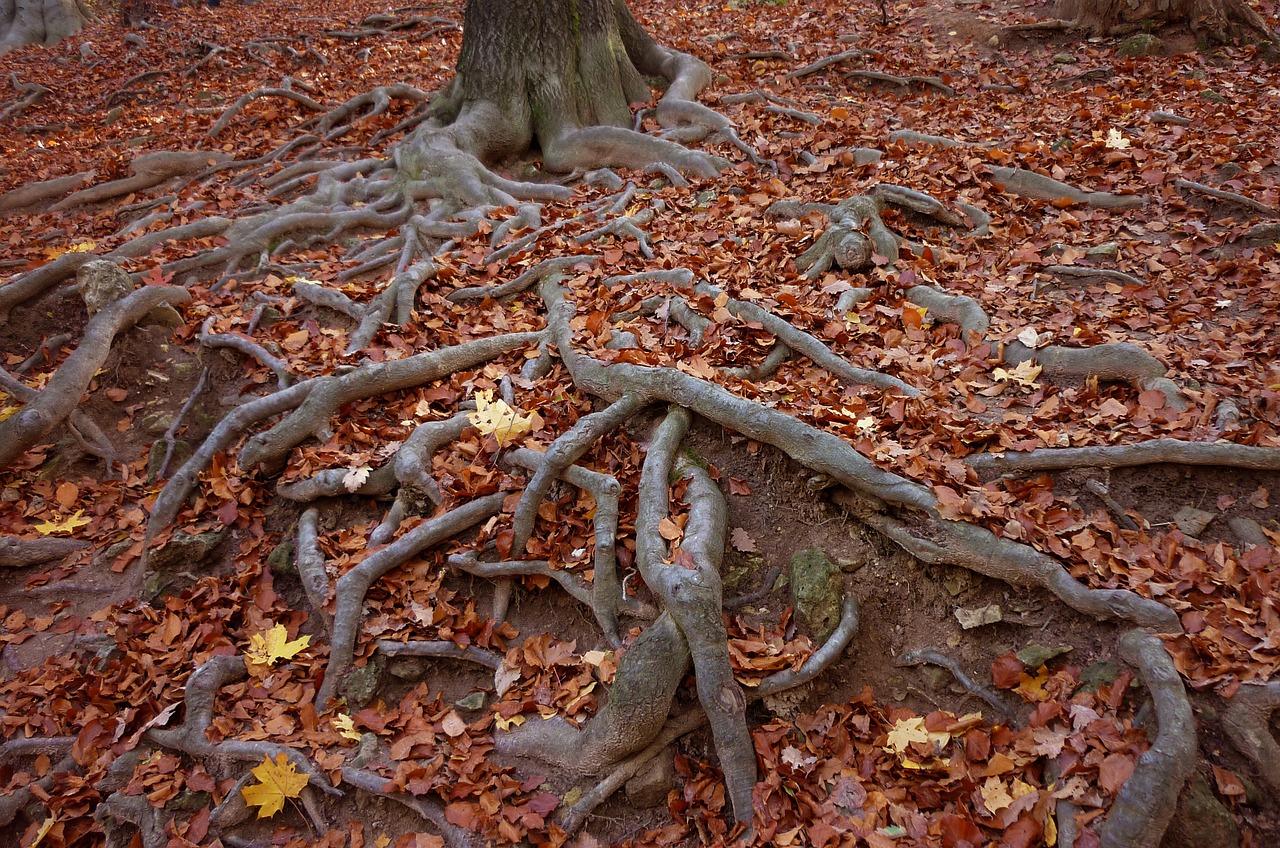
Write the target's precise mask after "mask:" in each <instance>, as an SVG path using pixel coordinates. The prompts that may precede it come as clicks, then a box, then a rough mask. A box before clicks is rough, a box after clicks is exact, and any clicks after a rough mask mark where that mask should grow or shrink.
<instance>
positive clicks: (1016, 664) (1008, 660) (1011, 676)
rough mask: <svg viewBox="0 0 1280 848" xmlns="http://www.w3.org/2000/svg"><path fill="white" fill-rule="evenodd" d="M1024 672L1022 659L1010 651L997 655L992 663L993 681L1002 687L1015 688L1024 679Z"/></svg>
mask: <svg viewBox="0 0 1280 848" xmlns="http://www.w3.org/2000/svg"><path fill="white" fill-rule="evenodd" d="M1022 672H1023V665H1022V660H1020V659H1018V656H1017V654H1015V653H1013V651H1010V652H1009V653H1007V654H1002V655H1001V656H998V657H996V660H995V662H993V663H992V664H991V682H992V683H994V684H995V685H996V686H997V687H998V688H1000V689H1013V688H1015V687H1016V686H1017V685H1018V681H1020V680H1021V679H1022Z"/></svg>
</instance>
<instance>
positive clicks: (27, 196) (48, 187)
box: [0, 171, 96, 213]
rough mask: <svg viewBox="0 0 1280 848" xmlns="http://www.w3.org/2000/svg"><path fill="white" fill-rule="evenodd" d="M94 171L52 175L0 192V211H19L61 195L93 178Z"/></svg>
mask: <svg viewBox="0 0 1280 848" xmlns="http://www.w3.org/2000/svg"><path fill="white" fill-rule="evenodd" d="M95 173H96V172H95V171H81V172H80V173H78V174H68V175H67V176H65V177H54V178H53V179H49V180H40V181H39V182H34V183H26V184H25V185H21V186H19V187H18V188H15V189H13V190H11V191H7V192H5V193H4V194H0V213H8V212H19V211H22V210H26V209H29V208H31V207H33V206H39V205H40V204H42V203H46V202H48V201H50V200H53V199H54V198H57V197H62V196H63V195H64V194H66V193H67V192H69V191H72V190H74V189H77V188H79V187H80V186H82V185H84V184H85V183H87V182H88V181H89V180H91V179H93V177H94V175H95Z"/></svg>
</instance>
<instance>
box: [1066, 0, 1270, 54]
mask: <svg viewBox="0 0 1280 848" xmlns="http://www.w3.org/2000/svg"><path fill="white" fill-rule="evenodd" d="M1056 14H1057V16H1058V17H1059V18H1061V19H1062V20H1066V21H1071V22H1072V23H1073V24H1075V25H1076V26H1078V27H1080V28H1082V29H1086V30H1088V31H1089V32H1090V33H1092V34H1093V35H1101V36H1106V35H1125V34H1128V33H1131V32H1137V31H1138V30H1140V29H1143V28H1146V27H1149V26H1152V25H1157V26H1158V25H1163V24H1186V25H1187V26H1189V27H1190V29H1191V31H1192V32H1194V33H1195V34H1196V36H1197V37H1198V38H1199V39H1200V40H1201V41H1202V42H1203V43H1206V44H1228V43H1232V42H1236V41H1242V40H1248V41H1257V40H1261V41H1274V40H1275V36H1274V35H1273V34H1272V32H1271V30H1270V29H1269V28H1268V27H1267V23H1266V21H1265V20H1263V18H1262V16H1261V15H1259V14H1258V13H1257V12H1255V11H1254V10H1253V8H1252V7H1251V6H1250V5H1249V3H1248V0H1058V6H1057V9H1056Z"/></svg>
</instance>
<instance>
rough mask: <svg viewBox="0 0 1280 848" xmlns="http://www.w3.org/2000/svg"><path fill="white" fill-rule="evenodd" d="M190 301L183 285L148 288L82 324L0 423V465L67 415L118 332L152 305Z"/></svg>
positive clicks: (147, 311)
mask: <svg viewBox="0 0 1280 848" xmlns="http://www.w3.org/2000/svg"><path fill="white" fill-rule="evenodd" d="M190 299H191V296H190V295H189V294H187V292H186V290H185V289H180V288H176V287H173V286H148V287H146V288H142V289H138V290H137V291H135V292H133V293H132V294H130V295H127V296H126V297H123V298H121V299H120V300H118V301H116V302H115V303H113V304H111V305H109V306H107V307H106V308H105V309H103V310H102V311H100V312H99V313H98V314H97V315H95V316H94V317H93V318H92V320H90V321H89V324H88V326H87V327H85V331H84V338H83V339H82V340H81V342H80V344H79V345H78V346H77V347H76V349H75V351H73V352H72V353H71V355H70V356H69V357H67V359H66V361H65V362H63V363H62V365H61V366H60V367H59V368H58V370H57V371H56V372H54V375H53V377H52V378H51V379H50V380H49V382H48V383H47V384H46V385H45V387H44V389H43V390H41V391H40V393H39V395H37V396H36V397H35V398H34V399H32V400H30V401H29V402H27V403H26V404H25V405H24V406H23V408H22V409H21V410H20V411H19V412H17V413H16V414H14V415H13V416H11V417H9V418H8V419H6V420H4V421H0V468H3V467H5V466H7V465H9V464H10V463H12V462H13V461H14V460H15V459H17V458H18V457H19V456H21V455H22V454H23V453H24V452H25V451H26V450H27V448H29V447H31V446H32V445H34V444H36V443H37V442H38V441H39V440H40V439H41V438H43V437H44V436H45V435H47V434H48V433H49V431H51V430H52V429H53V428H54V427H56V426H58V425H59V424H61V423H62V422H63V421H64V420H66V418H67V417H68V416H69V415H71V413H72V412H73V411H74V410H75V409H76V407H77V405H79V403H80V399H81V398H82V397H83V396H84V393H85V391H86V390H87V389H88V388H89V383H90V381H92V380H93V378H94V375H96V374H97V373H98V369H100V368H101V367H102V364H103V363H104V362H106V359H107V355H108V354H109V353H110V352H111V344H112V342H113V341H114V340H115V337H116V336H117V335H119V334H120V333H122V332H124V331H125V330H128V329H129V328H130V327H132V326H133V325H134V324H136V323H137V322H138V321H140V320H141V319H142V318H143V317H144V316H145V315H146V314H147V313H149V312H151V311H152V310H153V309H155V308H156V307H157V306H161V305H166V304H167V305H171V306H172V305H176V304H183V303H186V302H187V301H189V300H190Z"/></svg>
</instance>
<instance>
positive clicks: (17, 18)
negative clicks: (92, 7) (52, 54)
mask: <svg viewBox="0 0 1280 848" xmlns="http://www.w3.org/2000/svg"><path fill="white" fill-rule="evenodd" d="M90 17H92V15H91V14H90V12H89V9H88V7H87V6H86V5H85V4H84V3H83V2H81V0H0V54H3V53H7V52H9V51H10V50H12V49H13V48H15V47H21V46H23V45H25V44H44V45H50V44H56V43H57V42H59V41H61V40H62V39H64V38H66V37H67V36H70V35H75V34H76V33H77V32H79V31H80V28H81V27H82V26H83V25H84V23H85V21H87V20H89V18H90Z"/></svg>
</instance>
